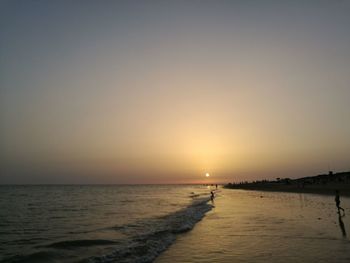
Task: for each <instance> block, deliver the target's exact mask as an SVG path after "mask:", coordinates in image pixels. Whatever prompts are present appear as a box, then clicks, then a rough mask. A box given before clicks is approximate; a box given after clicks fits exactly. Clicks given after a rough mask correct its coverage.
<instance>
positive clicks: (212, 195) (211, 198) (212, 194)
mask: <svg viewBox="0 0 350 263" xmlns="http://www.w3.org/2000/svg"><path fill="white" fill-rule="evenodd" d="M214 197H215V196H214V192H213V191H211V192H210V200H211V201H212V202H214Z"/></svg>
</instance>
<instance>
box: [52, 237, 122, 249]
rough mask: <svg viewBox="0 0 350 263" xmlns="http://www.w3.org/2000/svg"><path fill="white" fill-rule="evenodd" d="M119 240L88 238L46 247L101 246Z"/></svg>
mask: <svg viewBox="0 0 350 263" xmlns="http://www.w3.org/2000/svg"><path fill="white" fill-rule="evenodd" d="M117 243H118V242H116V241H112V240H104V239H86V240H84V239H83V240H70V241H61V242H56V243H52V244H50V245H48V246H46V247H49V248H63V249H64V248H74V247H89V246H100V245H113V244H117Z"/></svg>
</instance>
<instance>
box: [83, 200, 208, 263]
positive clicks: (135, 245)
mask: <svg viewBox="0 0 350 263" xmlns="http://www.w3.org/2000/svg"><path fill="white" fill-rule="evenodd" d="M208 201H209V199H208V198H203V199H201V200H196V201H194V202H193V203H192V204H191V205H190V206H188V207H186V208H184V209H181V210H179V211H176V212H174V213H172V214H169V215H166V216H163V217H161V218H159V219H158V220H159V222H158V223H157V224H155V226H156V227H154V228H153V229H151V230H149V231H148V232H146V233H144V234H140V235H135V236H133V237H132V238H131V239H130V240H128V242H127V243H126V244H123V245H122V246H120V247H118V248H117V249H116V250H114V251H113V252H112V253H110V254H107V255H103V256H99V257H91V258H88V259H84V260H82V261H81V263H109V262H120V263H130V262H133V263H148V262H152V261H153V260H154V259H155V258H156V257H157V256H158V255H159V254H160V253H161V252H163V251H164V250H166V249H167V248H168V247H169V246H170V245H171V244H172V243H173V242H174V241H175V239H176V236H177V235H178V234H180V233H184V232H187V231H189V230H191V229H192V228H193V227H194V226H195V224H196V223H197V222H198V221H200V220H201V219H202V218H203V217H204V215H205V214H206V213H207V212H208V211H210V210H211V209H212V207H213V206H212V205H211V204H209V203H208ZM153 223H154V222H153Z"/></svg>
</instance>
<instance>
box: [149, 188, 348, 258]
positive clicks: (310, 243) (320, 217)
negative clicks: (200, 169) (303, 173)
mask: <svg viewBox="0 0 350 263" xmlns="http://www.w3.org/2000/svg"><path fill="white" fill-rule="evenodd" d="M341 201H342V203H341V205H342V206H343V207H344V208H345V212H346V214H347V216H345V217H339V215H338V214H337V210H336V207H335V203H334V198H333V196H327V195H315V194H298V193H279V192H259V191H243V190H232V189H222V190H220V192H219V193H218V197H217V198H216V199H215V208H214V209H213V210H211V211H210V212H208V213H207V215H206V216H205V217H204V218H203V219H202V221H200V222H199V223H198V224H197V225H196V226H195V228H194V229H193V230H192V231H190V232H188V233H185V234H183V235H181V236H179V237H178V238H177V240H176V241H175V243H174V244H173V245H172V246H171V247H170V248H169V249H168V250H166V251H165V252H164V253H163V254H161V255H160V256H159V257H158V258H157V259H156V261H155V262H156V263H166V262H287V263H288V262H291V263H292V262H293V263H294V262H315V263H316V262H317V263H319V262H340V263H342V262H350V241H349V237H348V235H350V198H347V197H343V198H341Z"/></svg>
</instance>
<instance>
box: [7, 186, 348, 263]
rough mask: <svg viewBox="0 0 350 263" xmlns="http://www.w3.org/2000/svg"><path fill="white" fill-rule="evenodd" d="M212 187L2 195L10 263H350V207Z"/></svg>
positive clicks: (18, 190) (26, 190)
mask: <svg viewBox="0 0 350 263" xmlns="http://www.w3.org/2000/svg"><path fill="white" fill-rule="evenodd" d="M210 190H211V189H210V188H208V187H205V186H181V185H178V186H174V185H171V186H159V185H157V186H155V185H154V186H152V185H149V186H146V185H145V186H0V197H1V198H0V262H1V263H3V262H11V263H13V262H29V263H30V262H38V263H40V262H63V263H65V262H83V263H85V262H91V263H94V262H97V263H104V262H121V263H123V262H135V263H139V262H140V263H141V262H155V263H176V262H179V263H180V262H181V263H183V262H208V263H209V262H219V263H221V262H251V263H256V262H258V263H259V262H261V263H265V262H281V263H282V262H283V263H295V262H301V263H309V262H315V263H316V262H317V263H319V262H337V263H338V262H339V263H348V262H350V240H349V236H350V198H347V197H341V206H342V207H344V208H345V216H343V215H342V214H341V215H339V214H338V213H337V210H336V207H335V202H334V196H326V195H315V194H298V193H277V192H259V191H242V190H229V189H222V188H219V189H218V191H216V198H215V200H214V202H213V203H212V202H211V201H210V199H209V194H210Z"/></svg>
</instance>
